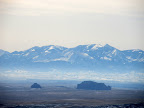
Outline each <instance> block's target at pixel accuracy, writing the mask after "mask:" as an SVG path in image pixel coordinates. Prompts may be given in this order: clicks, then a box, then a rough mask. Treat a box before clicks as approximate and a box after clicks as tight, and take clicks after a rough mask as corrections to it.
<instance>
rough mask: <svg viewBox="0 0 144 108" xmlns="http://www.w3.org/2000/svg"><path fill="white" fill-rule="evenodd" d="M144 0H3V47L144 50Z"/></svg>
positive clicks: (0, 8) (0, 16) (0, 13)
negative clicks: (104, 46)
mask: <svg viewBox="0 0 144 108" xmlns="http://www.w3.org/2000/svg"><path fill="white" fill-rule="evenodd" d="M143 41H144V0H0V49H3V50H7V51H10V52H12V51H14V50H18V51H20V50H25V49H28V48H30V47H33V46H43V45H50V44H53V45H61V46H66V47H74V46H76V45H80V44H94V43H95V44H106V43H107V44H110V45H112V46H114V47H116V48H118V49H121V50H124V49H142V50H144V42H143Z"/></svg>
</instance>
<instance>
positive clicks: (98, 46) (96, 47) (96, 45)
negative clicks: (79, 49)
mask: <svg viewBox="0 0 144 108" xmlns="http://www.w3.org/2000/svg"><path fill="white" fill-rule="evenodd" d="M100 47H103V45H100V44H95V45H94V46H93V47H92V48H91V49H92V50H97V49H98V48H100Z"/></svg>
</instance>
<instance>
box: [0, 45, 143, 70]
mask: <svg viewBox="0 0 144 108" xmlns="http://www.w3.org/2000/svg"><path fill="white" fill-rule="evenodd" d="M0 66H1V68H3V69H16V68H21V69H29V70H32V69H36V70H53V69H56V70H65V71H75V70H94V71H119V72H124V71H141V72H143V71H144V68H143V67H144V51H143V50H138V49H135V50H119V49H117V48H114V47H112V46H110V45H108V44H106V45H100V44H89V45H79V46H76V47H74V48H66V47H62V46H57V45H49V46H42V47H38V46H35V47H32V48H30V49H28V50H24V51H14V52H12V53H10V52H7V51H4V50H0Z"/></svg>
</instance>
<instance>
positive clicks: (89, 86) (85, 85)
mask: <svg viewBox="0 0 144 108" xmlns="http://www.w3.org/2000/svg"><path fill="white" fill-rule="evenodd" d="M77 89H85V90H111V87H110V86H106V85H105V84H104V83H97V82H93V81H83V82H82V83H80V84H78V85H77Z"/></svg>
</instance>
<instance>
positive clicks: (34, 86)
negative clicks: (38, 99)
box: [31, 83, 41, 88]
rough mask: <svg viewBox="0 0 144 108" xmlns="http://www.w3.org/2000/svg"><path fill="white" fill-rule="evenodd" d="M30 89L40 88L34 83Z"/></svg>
mask: <svg viewBox="0 0 144 108" xmlns="http://www.w3.org/2000/svg"><path fill="white" fill-rule="evenodd" d="M31 88H41V86H40V85H39V84H37V83H34V84H33V85H32V86H31Z"/></svg>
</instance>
